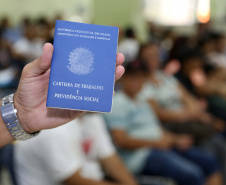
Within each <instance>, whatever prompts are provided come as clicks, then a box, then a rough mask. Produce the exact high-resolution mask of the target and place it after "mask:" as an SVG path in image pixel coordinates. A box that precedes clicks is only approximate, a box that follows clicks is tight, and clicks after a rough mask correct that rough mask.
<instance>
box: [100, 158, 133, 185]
mask: <svg viewBox="0 0 226 185" xmlns="http://www.w3.org/2000/svg"><path fill="white" fill-rule="evenodd" d="M100 163H101V164H102V167H103V169H104V170H105V171H106V172H107V174H108V175H109V176H110V177H111V178H112V179H113V180H114V181H116V182H119V183H121V184H128V185H136V184H137V183H136V181H135V179H134V178H133V176H132V175H131V174H130V173H129V171H128V170H127V169H126V167H125V165H124V164H123V162H122V161H121V159H120V157H119V156H118V155H117V154H114V155H112V156H110V157H108V158H106V159H102V160H101V161H100Z"/></svg>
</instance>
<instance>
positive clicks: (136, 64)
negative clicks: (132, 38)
mask: <svg viewBox="0 0 226 185" xmlns="http://www.w3.org/2000/svg"><path fill="white" fill-rule="evenodd" d="M136 72H142V73H144V74H147V73H148V72H149V71H148V67H147V66H146V65H145V63H144V62H143V61H141V60H138V59H137V60H134V61H132V62H130V63H128V64H126V65H125V75H128V74H129V75H131V74H134V73H136Z"/></svg>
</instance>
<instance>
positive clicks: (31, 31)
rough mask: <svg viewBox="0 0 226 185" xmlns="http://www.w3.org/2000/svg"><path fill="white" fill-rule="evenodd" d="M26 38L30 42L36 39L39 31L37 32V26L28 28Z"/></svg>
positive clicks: (25, 32)
mask: <svg viewBox="0 0 226 185" xmlns="http://www.w3.org/2000/svg"><path fill="white" fill-rule="evenodd" d="M24 36H25V37H26V38H27V39H28V40H30V41H31V40H33V39H34V38H36V36H37V30H36V27H35V25H29V26H27V27H26V28H25V30H24Z"/></svg>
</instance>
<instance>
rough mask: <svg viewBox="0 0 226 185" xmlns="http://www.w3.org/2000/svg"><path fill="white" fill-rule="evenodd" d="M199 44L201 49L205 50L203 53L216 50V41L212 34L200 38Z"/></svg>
mask: <svg viewBox="0 0 226 185" xmlns="http://www.w3.org/2000/svg"><path fill="white" fill-rule="evenodd" d="M197 46H198V48H199V49H200V51H202V52H203V54H208V53H211V52H213V51H214V50H215V42H214V39H213V38H212V36H211V35H208V36H206V37H203V38H202V39H200V40H199V41H198V44H197Z"/></svg>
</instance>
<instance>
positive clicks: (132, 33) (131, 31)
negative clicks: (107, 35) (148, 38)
mask: <svg viewBox="0 0 226 185" xmlns="http://www.w3.org/2000/svg"><path fill="white" fill-rule="evenodd" d="M125 37H126V38H133V39H134V38H136V35H135V31H134V29H133V28H127V29H126V30H125Z"/></svg>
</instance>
